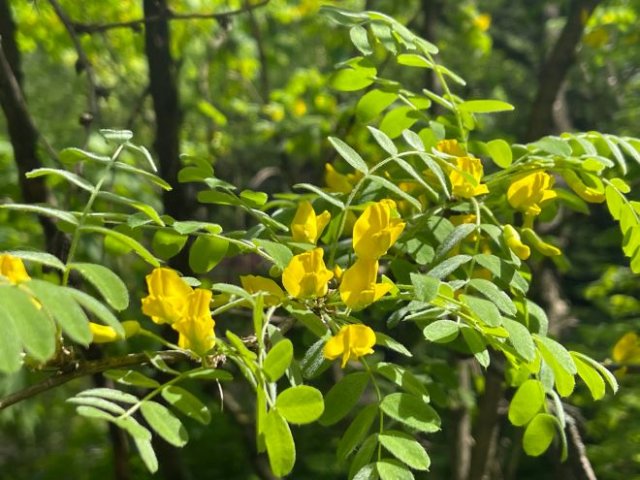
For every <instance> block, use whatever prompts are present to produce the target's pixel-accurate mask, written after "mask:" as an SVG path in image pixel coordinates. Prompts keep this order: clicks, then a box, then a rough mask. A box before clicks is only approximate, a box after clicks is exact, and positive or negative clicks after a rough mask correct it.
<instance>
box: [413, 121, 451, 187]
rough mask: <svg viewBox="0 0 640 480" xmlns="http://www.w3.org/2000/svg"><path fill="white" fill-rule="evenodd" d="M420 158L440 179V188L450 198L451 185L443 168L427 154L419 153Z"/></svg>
mask: <svg viewBox="0 0 640 480" xmlns="http://www.w3.org/2000/svg"><path fill="white" fill-rule="evenodd" d="M424 131H429V132H430V131H431V130H428V129H424V130H423V132H424ZM423 137H424V135H423ZM423 141H424V139H423ZM425 143H426V142H425ZM418 157H420V159H421V160H422V162H423V163H424V164H425V165H426V167H427V168H428V169H429V170H431V171H432V172H433V174H434V175H435V176H436V178H437V179H438V183H439V184H440V187H441V188H442V191H443V192H444V193H445V195H446V196H447V197H450V196H451V195H450V193H449V185H448V184H447V180H446V178H445V175H444V172H443V171H442V168H441V167H440V165H438V164H437V163H436V162H435V161H434V160H433V159H432V158H431V156H429V154H427V153H424V152H419V153H418Z"/></svg>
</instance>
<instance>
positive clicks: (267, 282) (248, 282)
mask: <svg viewBox="0 0 640 480" xmlns="http://www.w3.org/2000/svg"><path fill="white" fill-rule="evenodd" d="M240 283H242V288H244V289H245V290H246V291H247V292H249V293H258V292H266V293H267V295H265V296H264V304H265V305H267V306H273V305H278V304H280V303H282V299H283V298H284V292H283V291H282V289H281V288H280V286H279V285H278V284H277V283H276V282H274V281H273V280H271V279H270V278H266V277H260V276H257V275H242V276H241V277H240Z"/></svg>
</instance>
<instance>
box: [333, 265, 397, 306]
mask: <svg viewBox="0 0 640 480" xmlns="http://www.w3.org/2000/svg"><path fill="white" fill-rule="evenodd" d="M377 276H378V261H377V260H371V259H365V258H359V259H358V260H356V262H355V263H354V264H353V265H352V266H351V267H350V268H348V269H347V271H346V272H344V275H343V276H342V283H340V298H342V301H343V302H344V303H345V305H346V306H347V307H349V308H352V309H354V310H361V309H363V308H365V307H366V306H368V305H371V304H372V303H373V302H376V301H378V300H379V299H380V298H381V297H382V296H383V295H384V294H386V293H387V292H388V291H389V290H391V285H389V284H387V283H376V278H377Z"/></svg>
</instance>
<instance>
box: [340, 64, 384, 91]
mask: <svg viewBox="0 0 640 480" xmlns="http://www.w3.org/2000/svg"><path fill="white" fill-rule="evenodd" d="M375 75H376V69H375V68H374V69H368V68H366V69H361V68H358V69H354V68H342V69H340V70H338V71H336V72H334V73H333V75H331V78H330V79H329V85H330V86H331V87H332V88H335V89H336V90H340V91H341V92H355V91H356V90H362V89H363V88H366V87H368V86H369V85H371V84H372V83H373V82H374V79H375Z"/></svg>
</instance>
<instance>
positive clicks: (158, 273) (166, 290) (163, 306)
mask: <svg viewBox="0 0 640 480" xmlns="http://www.w3.org/2000/svg"><path fill="white" fill-rule="evenodd" d="M146 281H147V288H148V289H149V295H148V296H146V297H145V298H143V299H142V313H144V314H145V315H148V316H150V317H151V320H153V321H154V322H155V323H158V324H160V323H173V322H175V321H177V320H179V319H180V318H181V317H182V316H183V315H184V313H185V311H186V309H187V302H188V298H189V295H191V292H192V291H193V289H192V288H191V287H190V286H189V285H187V284H186V282H185V281H184V280H183V279H182V278H180V276H179V275H178V272H176V271H175V270H171V269H170V268H155V269H154V270H153V272H151V273H150V274H149V275H147V276H146Z"/></svg>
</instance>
